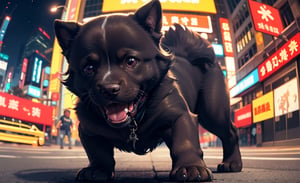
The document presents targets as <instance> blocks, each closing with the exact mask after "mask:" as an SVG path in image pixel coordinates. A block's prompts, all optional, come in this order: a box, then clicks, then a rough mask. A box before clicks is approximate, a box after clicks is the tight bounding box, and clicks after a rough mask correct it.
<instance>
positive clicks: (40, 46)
mask: <svg viewBox="0 0 300 183" xmlns="http://www.w3.org/2000/svg"><path fill="white" fill-rule="evenodd" d="M51 44H52V42H51V39H50V36H49V35H48V33H47V32H46V31H45V30H43V29H42V28H40V27H39V28H38V29H37V30H36V31H35V32H34V33H33V34H32V36H31V37H30V38H29V40H28V41H27V43H26V44H25V46H24V51H23V55H22V57H23V58H26V57H29V56H30V55H31V54H33V53H34V52H36V50H38V52H39V53H42V54H44V53H45V51H47V50H48V49H49V48H50V47H51V46H52V45H51ZM48 59H50V58H48Z"/></svg>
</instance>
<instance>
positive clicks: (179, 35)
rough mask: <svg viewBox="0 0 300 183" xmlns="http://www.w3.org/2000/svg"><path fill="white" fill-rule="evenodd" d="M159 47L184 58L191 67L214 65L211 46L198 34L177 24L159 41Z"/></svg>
mask: <svg viewBox="0 0 300 183" xmlns="http://www.w3.org/2000/svg"><path fill="white" fill-rule="evenodd" d="M161 47H162V48H163V49H165V50H167V51H170V52H171V53H173V54H174V55H175V56H179V57H184V58H185V59H187V60H189V61H190V62H191V63H192V64H193V65H200V66H203V67H201V68H204V64H205V63H206V64H209V65H210V64H213V65H214V64H216V56H215V53H214V50H213V48H212V46H211V44H210V43H209V42H208V41H207V40H205V39H203V38H201V37H200V35H199V34H197V33H196V32H193V31H191V30H189V29H187V28H186V27H184V26H181V25H179V24H174V25H173V26H172V27H171V28H170V29H169V30H168V31H167V32H166V33H165V35H164V37H163V38H162V39H161Z"/></svg>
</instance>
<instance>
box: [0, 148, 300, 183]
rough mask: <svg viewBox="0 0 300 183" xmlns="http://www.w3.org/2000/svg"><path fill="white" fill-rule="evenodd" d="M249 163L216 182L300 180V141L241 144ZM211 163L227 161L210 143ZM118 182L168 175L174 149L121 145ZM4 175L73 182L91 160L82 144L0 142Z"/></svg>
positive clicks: (8, 180)
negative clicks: (129, 149) (140, 151)
mask: <svg viewBox="0 0 300 183" xmlns="http://www.w3.org/2000/svg"><path fill="white" fill-rule="evenodd" d="M241 152H242V157H243V163H244V168H243V171H242V172H240V173H216V172H215V173H214V178H213V182H241V183H243V182H260V183H265V182H266V183H272V182H278V183H281V182H290V183H296V182H300V176H299V175H300V166H299V164H300V147H299V146H295V147H292V146H289V147H245V148H241ZM204 158H205V161H206V164H207V166H208V167H209V168H210V169H211V170H212V171H213V172H214V171H215V170H216V165H217V163H219V162H220V161H221V158H222V149H221V148H219V147H216V148H215V147H213V148H205V149H204ZM115 159H116V179H115V181H114V182H117V183H119V182H122V183H123V182H129V183H130V182H134V183H137V182H139V183H141V182H143V183H152V182H153V183H158V182H170V181H169V180H168V174H169V170H170V168H171V161H170V158H169V152H168V149H167V148H166V147H165V146H161V147H159V148H157V149H156V150H154V151H153V152H152V153H148V154H147V155H144V156H137V155H134V154H132V153H125V152H120V151H118V150H115ZM0 162H1V163H0V166H1V167H0V176H1V181H0V182H5V183H16V182H18V183H23V182H26V183H29V182H30V183H37V182H39V183H40V182H41V183H42V182H45V183H46V182H48V183H70V182H77V181H75V175H76V172H77V171H78V170H79V169H80V168H82V167H85V166H86V165H87V164H88V160H87V157H86V155H85V152H84V150H83V148H82V147H74V148H73V149H71V150H69V149H67V148H65V149H59V147H58V146H55V145H52V146H44V147H32V146H30V145H19V144H6V143H1V146H0Z"/></svg>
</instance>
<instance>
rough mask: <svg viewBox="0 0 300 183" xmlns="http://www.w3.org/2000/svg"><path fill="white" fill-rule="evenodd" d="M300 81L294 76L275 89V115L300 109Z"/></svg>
mask: <svg viewBox="0 0 300 183" xmlns="http://www.w3.org/2000/svg"><path fill="white" fill-rule="evenodd" d="M298 91H299V90H298V81H297V78H294V79H292V80H290V81H288V82H287V83H285V84H283V85H281V86H280V87H278V88H276V89H275V90H274V104H275V105H274V106H275V116H281V115H283V114H287V113H289V112H293V111H296V110H298V109H299V95H298Z"/></svg>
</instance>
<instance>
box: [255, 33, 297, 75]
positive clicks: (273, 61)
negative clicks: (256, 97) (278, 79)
mask: <svg viewBox="0 0 300 183" xmlns="http://www.w3.org/2000/svg"><path fill="white" fill-rule="evenodd" d="M299 53H300V33H297V34H296V35H295V36H294V37H292V38H291V39H290V40H289V41H288V42H287V43H285V44H284V45H283V46H282V47H281V48H280V49H278V50H277V51H276V52H275V53H274V54H272V55H271V56H270V57H269V58H268V59H267V60H265V61H264V62H263V63H262V64H260V65H259V66H258V70H259V81H262V80H264V79H265V78H267V77H269V76H270V75H271V74H273V73H274V72H275V71H277V70H278V69H279V68H281V67H282V66H283V65H285V64H286V63H288V62H289V61H291V60H292V59H293V58H295V57H296V56H297V55H299Z"/></svg>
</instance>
